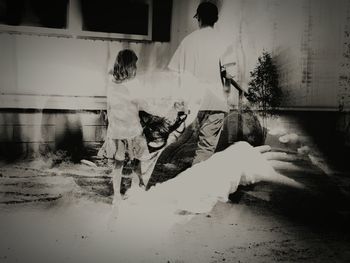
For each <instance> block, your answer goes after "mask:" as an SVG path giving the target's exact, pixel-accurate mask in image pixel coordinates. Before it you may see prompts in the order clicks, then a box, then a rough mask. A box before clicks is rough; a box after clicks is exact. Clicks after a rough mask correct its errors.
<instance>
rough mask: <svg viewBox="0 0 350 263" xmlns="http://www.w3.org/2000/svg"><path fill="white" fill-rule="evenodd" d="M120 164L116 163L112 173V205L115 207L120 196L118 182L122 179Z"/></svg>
mask: <svg viewBox="0 0 350 263" xmlns="http://www.w3.org/2000/svg"><path fill="white" fill-rule="evenodd" d="M122 168H123V167H122V162H119V161H116V163H115V166H114V170H113V172H112V182H113V193H114V194H113V201H112V205H113V206H116V204H117V203H118V202H120V200H121V199H122V198H121V194H120V182H121V178H122Z"/></svg>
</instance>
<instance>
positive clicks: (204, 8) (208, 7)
mask: <svg viewBox="0 0 350 263" xmlns="http://www.w3.org/2000/svg"><path fill="white" fill-rule="evenodd" d="M217 16H218V8H217V7H216V5H215V4H213V3H212V2H202V3H200V4H199V5H198V7H197V12H196V14H195V15H194V17H193V18H198V17H217Z"/></svg>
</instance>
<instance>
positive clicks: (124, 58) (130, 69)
mask: <svg viewBox="0 0 350 263" xmlns="http://www.w3.org/2000/svg"><path fill="white" fill-rule="evenodd" d="M137 60H138V57H137V56H136V54H135V52H134V51H132V50H131V49H123V50H121V51H119V53H118V55H117V58H116V60H115V63H114V68H113V76H114V79H115V80H116V82H122V81H125V80H127V79H132V78H134V77H135V76H136V69H137V67H136V62H137Z"/></svg>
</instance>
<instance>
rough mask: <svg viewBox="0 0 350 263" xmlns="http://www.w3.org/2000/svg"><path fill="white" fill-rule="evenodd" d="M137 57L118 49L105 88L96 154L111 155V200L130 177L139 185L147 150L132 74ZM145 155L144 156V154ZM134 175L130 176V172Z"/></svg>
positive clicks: (128, 183)
mask: <svg viewBox="0 0 350 263" xmlns="http://www.w3.org/2000/svg"><path fill="white" fill-rule="evenodd" d="M137 60H138V58H137V56H136V54H135V53H134V51H132V50H130V49H124V50H122V51H120V52H119V53H118V55H117V58H116V60H115V63H114V69H113V77H112V80H111V81H110V83H109V85H108V91H107V116H108V128H107V135H106V140H105V143H104V144H103V146H102V148H101V149H100V151H99V153H98V155H99V156H103V157H106V158H109V159H113V160H114V163H115V167H114V171H113V174H112V176H113V179H112V180H113V190H114V198H113V204H115V203H116V201H117V200H118V199H119V198H120V195H124V194H125V193H126V191H127V190H128V189H129V188H130V187H131V184H132V181H133V180H134V181H138V183H139V185H143V182H142V178H141V163H140V160H141V159H142V158H146V159H149V151H148V148H147V143H146V140H145V138H144V136H143V131H142V127H141V124H140V119H139V100H138V96H139V94H140V93H141V94H142V92H140V88H141V85H140V83H139V81H138V80H137V79H136V78H135V76H136V69H137V67H136V62H137ZM147 156H148V157H147ZM133 174H134V175H135V174H136V175H137V177H135V176H134V177H133V176H132V175H133Z"/></svg>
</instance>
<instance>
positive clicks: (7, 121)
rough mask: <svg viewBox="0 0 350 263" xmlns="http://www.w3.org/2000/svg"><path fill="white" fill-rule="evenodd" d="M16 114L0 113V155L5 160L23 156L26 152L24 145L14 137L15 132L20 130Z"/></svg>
mask: <svg viewBox="0 0 350 263" xmlns="http://www.w3.org/2000/svg"><path fill="white" fill-rule="evenodd" d="M18 123H19V117H18V114H13V113H11V112H9V111H5V112H3V113H1V114H0V145H1V147H0V156H1V157H3V158H4V159H5V160H9V161H10V160H14V159H18V158H23V157H24V155H25V154H26V150H25V145H23V143H20V142H19V141H18V140H16V139H15V138H14V133H15V132H14V130H15V129H16V133H19V134H20V132H21V127H20V126H19V125H16V124H18Z"/></svg>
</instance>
